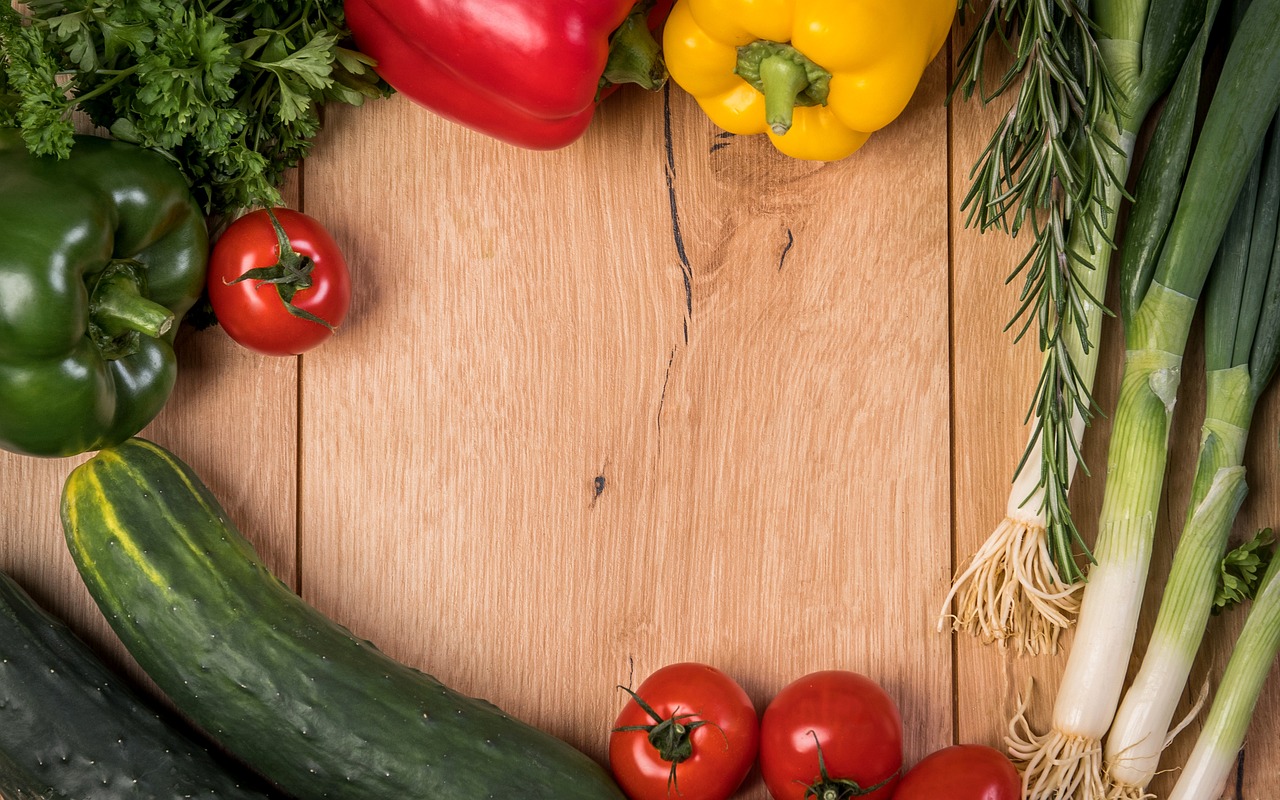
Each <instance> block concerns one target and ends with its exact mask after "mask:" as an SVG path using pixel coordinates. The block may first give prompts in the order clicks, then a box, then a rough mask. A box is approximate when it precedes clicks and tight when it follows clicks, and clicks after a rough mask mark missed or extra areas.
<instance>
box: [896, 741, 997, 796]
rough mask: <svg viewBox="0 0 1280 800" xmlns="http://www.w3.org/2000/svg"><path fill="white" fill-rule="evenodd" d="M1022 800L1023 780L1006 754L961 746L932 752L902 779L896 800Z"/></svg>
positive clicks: (984, 747)
mask: <svg viewBox="0 0 1280 800" xmlns="http://www.w3.org/2000/svg"><path fill="white" fill-rule="evenodd" d="M942 797H945V798H947V800H1019V798H1021V797H1022V778H1021V777H1020V776H1019V775H1018V770H1017V769H1016V768H1015V767H1014V766H1013V763H1012V762H1010V761H1009V759H1008V758H1006V757H1005V755H1004V753H1001V752H1000V751H999V750H994V749H992V748H990V747H986V746H984V745H980V744H957V745H953V746H952V747H944V748H942V749H941V750H938V751H936V752H934V753H930V754H929V755H927V756H925V757H924V758H923V759H921V760H920V763H918V764H916V765H915V766H914V767H912V768H911V770H910V771H908V772H907V774H906V775H904V776H903V778H902V783H900V784H898V791H897V793H896V794H895V795H894V796H893V800H937V799H938V798H942Z"/></svg>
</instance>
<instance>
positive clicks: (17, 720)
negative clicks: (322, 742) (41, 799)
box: [0, 574, 268, 800]
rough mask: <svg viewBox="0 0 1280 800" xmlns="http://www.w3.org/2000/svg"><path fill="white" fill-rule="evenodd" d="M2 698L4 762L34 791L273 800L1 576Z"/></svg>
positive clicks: (0, 755)
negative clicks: (162, 714)
mask: <svg viewBox="0 0 1280 800" xmlns="http://www.w3.org/2000/svg"><path fill="white" fill-rule="evenodd" d="M0 698H3V699H4V702H3V703H0V761H2V760H5V759H7V760H8V761H9V762H11V763H12V764H13V765H16V767H17V768H18V769H21V770H23V771H25V772H26V773H27V774H28V775H29V776H30V778H29V780H30V781H31V783H30V784H29V786H34V787H36V789H37V790H38V791H45V790H52V791H56V792H57V793H58V794H59V795H66V796H67V797H72V798H93V800H127V799H130V798H139V797H145V798H149V800H180V798H188V797H210V798H213V797H217V798H227V799H228V800H248V799H249V798H260V799H261V798H265V797H267V796H268V795H267V794H265V793H264V792H263V791H262V787H261V786H260V784H261V783H262V781H261V780H259V779H257V778H255V777H252V776H250V774H249V773H248V772H247V771H246V770H243V769H239V770H236V769H234V768H232V767H231V766H230V765H229V764H227V763H225V759H220V758H215V756H213V755H212V754H211V753H210V752H209V751H208V750H207V749H206V748H205V747H204V746H203V745H201V744H199V743H197V741H196V740H195V739H194V738H193V737H192V736H191V735H189V734H188V732H187V731H185V730H184V729H183V728H180V727H178V723H176V722H173V721H168V720H165V719H163V718H161V717H160V716H159V714H157V712H156V711H155V710H154V709H153V708H152V707H151V706H150V705H148V704H147V703H145V702H144V701H143V700H142V699H141V698H140V697H139V695H138V694H137V693H136V692H135V691H134V690H133V689H132V688H131V687H130V686H129V685H128V684H127V683H126V682H125V681H124V680H123V679H121V678H120V677H119V676H117V675H116V674H115V673H114V672H112V671H111V670H110V669H108V668H107V667H106V666H105V665H104V664H103V663H102V662H101V661H100V660H98V658H97V656H95V655H94V654H93V653H92V652H91V651H90V650H89V648H88V647H87V646H85V644H84V643H83V642H81V641H80V640H79V639H78V638H77V637H76V636H75V634H74V633H72V632H71V631H70V630H69V629H68V628H67V626H66V625H64V624H62V623H61V622H59V621H58V620H56V619H54V618H53V617H52V616H50V615H49V613H48V612H46V611H45V610H44V609H42V608H40V607H39V606H38V605H36V603H35V601H34V600H32V599H31V597H30V596H28V595H27V593H26V592H25V591H23V589H22V588H21V587H20V586H18V584H17V583H16V582H15V581H14V580H13V579H12V578H10V577H9V576H8V575H4V574H0ZM5 771H6V770H5V769H4V767H3V766H0V773H3V772H5ZM5 796H7V795H5V794H4V790H3V788H0V797H5ZM32 796H36V795H32ZM40 796H43V794H41V795H40Z"/></svg>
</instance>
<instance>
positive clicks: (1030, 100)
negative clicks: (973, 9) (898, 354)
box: [948, 0, 1124, 583]
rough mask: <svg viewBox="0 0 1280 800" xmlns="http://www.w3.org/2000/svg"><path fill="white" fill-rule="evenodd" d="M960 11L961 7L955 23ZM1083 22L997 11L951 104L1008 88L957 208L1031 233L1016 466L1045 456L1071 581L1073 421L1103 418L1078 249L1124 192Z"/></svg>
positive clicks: (1052, 6)
mask: <svg viewBox="0 0 1280 800" xmlns="http://www.w3.org/2000/svg"><path fill="white" fill-rule="evenodd" d="M966 4H967V3H966V0H960V3H959V8H960V10H961V11H962V12H963V11H964V9H965V5H966ZM1087 12H1088V9H1087V4H1086V0H991V2H990V3H989V4H988V5H987V7H986V8H985V9H984V11H983V13H982V15H981V17H980V19H978V21H977V22H976V24H975V27H974V30H973V33H972V35H971V36H970V37H969V39H968V40H967V42H966V43H965V45H964V46H963V48H962V49H961V51H960V55H959V57H958V58H957V62H956V63H957V68H956V80H955V83H954V85H953V87H952V90H951V96H950V97H949V98H948V100H949V101H950V100H951V99H952V98H954V96H955V94H956V93H957V92H958V93H960V94H961V95H962V96H963V97H964V98H965V99H969V98H971V97H972V96H973V95H974V94H975V93H977V94H979V95H980V96H981V98H982V101H983V102H984V103H988V102H991V101H992V100H995V99H996V98H998V97H1000V96H1002V95H1004V94H1005V93H1006V92H1009V91H1011V90H1014V89H1015V88H1016V94H1015V96H1014V98H1013V102H1012V103H1011V105H1010V107H1009V111H1008V113H1007V114H1006V115H1005V116H1004V118H1003V119H1002V120H1001V122H1000V123H999V124H998V125H997V127H996V130H995V131H994V132H993V134H992V136H991V140H990V142H989V143H988V144H987V146H986V148H985V149H984V150H983V152H982V154H981V155H980V156H979V158H978V160H977V162H976V164H975V165H974V167H973V169H972V171H971V172H970V175H969V179H970V187H969V189H968V191H967V193H966V194H965V196H964V199H963V201H962V202H961V206H960V208H961V211H962V212H966V220H965V222H966V225H967V226H971V227H972V226H977V227H978V228H979V229H980V230H982V231H984V232H985V231H987V230H989V229H991V228H998V229H1000V230H1002V231H1004V232H1005V233H1007V234H1008V235H1010V236H1013V237H1016V236H1017V235H1018V234H1019V233H1020V232H1022V231H1023V230H1024V229H1026V230H1029V231H1030V232H1031V235H1032V242H1031V245H1030V247H1029V248H1028V250H1027V253H1026V255H1025V257H1024V258H1023V259H1022V260H1021V261H1020V262H1019V263H1018V264H1017V265H1016V267H1015V268H1014V269H1013V271H1012V272H1011V273H1010V275H1009V277H1008V279H1007V282H1013V281H1014V280H1016V279H1018V278H1019V277H1021V280H1022V290H1021V293H1020V295H1019V298H1018V303H1019V305H1018V308H1017V310H1016V312H1015V314H1014V316H1013V318H1012V319H1011V320H1010V321H1009V323H1008V325H1007V326H1006V330H1011V329H1014V330H1016V333H1015V336H1014V338H1015V342H1016V341H1021V340H1022V339H1023V337H1024V336H1025V335H1026V334H1027V333H1028V332H1029V331H1030V330H1031V329H1032V327H1033V326H1034V327H1035V329H1036V332H1037V337H1038V344H1039V347H1040V350H1041V351H1042V352H1043V353H1044V363H1043V368H1042V372H1041V375H1040V379H1039V382H1038V384H1037V386H1036V389H1035V392H1034V396H1033V398H1032V402H1031V404H1030V407H1029V408H1028V411H1027V421H1028V422H1030V421H1031V420H1032V419H1033V418H1034V420H1035V422H1034V428H1033V435H1032V437H1031V439H1030V442H1029V444H1028V446H1027V449H1026V451H1024V453H1023V456H1022V463H1019V465H1018V469H1019V470H1021V469H1022V468H1023V466H1024V465H1025V462H1026V460H1027V459H1028V458H1030V457H1032V454H1033V453H1036V452H1038V453H1039V456H1040V458H1041V460H1042V464H1041V469H1040V483H1039V485H1038V486H1037V487H1036V488H1037V489H1039V490H1041V491H1043V495H1044V503H1045V519H1046V533H1047V535H1048V538H1049V546H1050V550H1051V553H1052V555H1053V560H1054V563H1055V566H1056V567H1057V569H1058V572H1059V575H1060V576H1061V578H1062V579H1063V580H1064V581H1066V582H1067V583H1074V582H1076V581H1078V580H1080V579H1082V578H1083V574H1082V572H1081V570H1080V568H1079V566H1078V565H1077V564H1076V561H1075V558H1074V556H1073V553H1072V549H1073V547H1074V546H1079V547H1080V548H1081V549H1082V551H1083V552H1084V554H1085V556H1086V557H1087V558H1089V559H1090V560H1092V554H1090V553H1089V551H1088V548H1087V546H1086V545H1085V543H1084V541H1083V540H1082V538H1081V536H1080V533H1079V531H1078V529H1077V528H1076V525H1075V522H1074V520H1073V519H1072V516H1071V511H1070V507H1069V505H1068V502H1067V497H1068V490H1069V488H1070V483H1071V473H1072V471H1073V469H1074V466H1073V462H1076V463H1079V464H1080V468H1081V469H1082V470H1084V471H1085V473H1086V474H1087V473H1088V470H1087V468H1086V467H1085V466H1084V464H1083V461H1082V460H1081V452H1080V448H1081V443H1080V434H1079V433H1078V432H1077V429H1076V427H1074V426H1073V424H1072V420H1073V418H1075V419H1076V420H1078V421H1082V422H1083V423H1084V424H1085V425H1087V424H1088V423H1089V421H1090V420H1092V418H1093V415H1094V412H1095V410H1096V409H1097V406H1096V404H1095V403H1094V400H1093V397H1092V391H1091V387H1090V381H1089V380H1085V379H1082V377H1081V374H1080V372H1079V370H1078V364H1077V358H1080V357H1082V356H1084V355H1087V354H1088V353H1089V352H1090V350H1092V349H1093V347H1094V346H1095V344H1096V340H1095V331H1093V330H1090V326H1089V323H1088V320H1087V317H1086V309H1087V308H1088V307H1089V306H1093V307H1095V308H1102V298H1101V297H1099V296H1096V295H1098V294H1101V292H1095V291H1091V290H1090V288H1089V287H1088V286H1087V280H1086V273H1087V272H1088V271H1092V270H1093V269H1095V267H1094V265H1093V264H1092V263H1091V261H1090V259H1089V258H1088V257H1087V256H1088V253H1084V252H1081V248H1085V249H1087V250H1088V251H1089V253H1094V252H1096V251H1097V248H1099V247H1101V246H1106V247H1113V246H1114V242H1112V241H1111V238H1110V234H1109V233H1108V229H1109V228H1110V227H1111V225H1112V223H1113V221H1114V220H1113V219H1112V214H1113V212H1112V210H1111V204H1110V203H1109V202H1108V201H1107V195H1108V193H1109V192H1110V193H1114V192H1115V191H1117V190H1119V191H1120V192H1121V193H1123V183H1124V181H1123V179H1121V178H1120V177H1119V176H1117V175H1116V173H1115V170H1114V168H1113V167H1112V166H1111V164H1112V162H1113V156H1114V154H1115V153H1118V152H1120V146H1119V144H1118V143H1117V142H1116V139H1115V133H1114V132H1115V131H1117V130H1118V129H1119V122H1120V120H1119V111H1118V104H1117V101H1116V95H1117V89H1116V83H1115V80H1114V78H1113V76H1112V75H1111V73H1110V71H1109V69H1108V67H1107V64H1106V61H1105V60H1104V59H1103V57H1102V54H1101V52H1100V49H1099V45H1098V41H1097V39H1096V37H1095V32H1096V29H1095V27H1094V25H1093V23H1092V22H1091V21H1090V18H1089V16H1088V13H1087ZM993 40H996V41H999V42H1000V43H1001V44H1003V45H1004V46H1005V48H1006V49H1007V50H1008V51H1009V52H1010V53H1012V55H1013V60H1012V63H1011V64H1010V65H1009V67H1008V68H1007V69H1006V70H1005V71H1004V73H1003V74H1002V76H1001V78H1000V80H999V82H998V83H997V84H996V85H995V86H994V87H991V88H990V89H989V87H988V86H987V85H986V79H985V72H986V69H985V68H986V61H987V52H988V46H989V45H990V44H991V43H992V42H993ZM1077 352H1078V353H1079V354H1080V356H1077V355H1076V353H1077ZM1080 429H1081V430H1082V429H1083V428H1082V427H1081V428H1080Z"/></svg>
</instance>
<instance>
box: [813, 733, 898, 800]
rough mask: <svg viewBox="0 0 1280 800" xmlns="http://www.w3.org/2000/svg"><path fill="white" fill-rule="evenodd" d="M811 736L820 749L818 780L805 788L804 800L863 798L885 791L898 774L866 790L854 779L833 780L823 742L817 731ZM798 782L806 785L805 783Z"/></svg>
mask: <svg viewBox="0 0 1280 800" xmlns="http://www.w3.org/2000/svg"><path fill="white" fill-rule="evenodd" d="M809 735H810V736H812V737H813V743H814V744H815V745H816V746H817V748H818V779H817V780H816V781H814V782H813V783H811V784H809V785H807V786H805V790H804V800H809V798H813V800H850V798H853V797H862V796H864V795H868V794H871V793H872V792H876V791H879V790H880V789H883V788H884V787H885V786H886V785H888V783H889V781H891V780H893V778H894V775H896V774H897V773H896V772H895V773H894V774H892V775H890V776H889V777H887V778H885V779H884V780H882V781H880V782H879V783H877V784H874V785H872V786H867V787H865V788H864V787H863V786H862V785H861V784H859V783H858V782H857V781H855V780H853V779H852V778H833V777H831V775H830V774H829V773H828V772H827V762H826V760H825V759H824V758H823V757H822V742H820V741H818V734H817V733H816V732H815V731H809ZM796 782H797V783H804V781H796Z"/></svg>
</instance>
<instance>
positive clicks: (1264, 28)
mask: <svg viewBox="0 0 1280 800" xmlns="http://www.w3.org/2000/svg"><path fill="white" fill-rule="evenodd" d="M1205 24H1206V25H1207V24H1208V23H1205ZM1277 29H1280V0H1254V2H1253V3H1252V4H1251V5H1250V6H1249V8H1248V10H1247V11H1246V12H1245V15H1244V18H1243V20H1242V22H1241V24H1240V26H1239V31H1238V33H1237V34H1236V36H1235V37H1234V40H1233V41H1232V43H1231V45H1230V48H1229V50H1228V53H1227V56H1226V59H1225V62H1224V63H1223V67H1222V73H1221V77H1220V78H1219V81H1218V83H1217V85H1216V88H1215V89H1214V95H1213V98H1212V101H1211V102H1210V104H1209V109H1208V111H1207V114H1206V116H1205V120H1204V125H1203V128H1202V129H1201V131H1200V136H1199V140H1198V142H1197V143H1196V145H1195V148H1194V151H1193V153H1192V155H1191V158H1190V162H1189V166H1188V168H1187V170H1186V175H1185V179H1184V180H1183V188H1182V192H1181V195H1180V196H1179V198H1178V202H1177V206H1176V209H1175V211H1174V212H1173V216H1172V219H1171V220H1170V222H1169V225H1168V228H1167V232H1166V233H1165V235H1164V240H1163V245H1162V246H1161V247H1160V248H1159V257H1158V259H1157V260H1156V261H1155V264H1154V267H1153V268H1152V269H1151V270H1150V271H1149V272H1148V271H1146V270H1126V271H1125V273H1124V275H1123V276H1122V277H1123V278H1125V279H1126V280H1127V281H1129V283H1128V284H1127V285H1126V286H1123V287H1122V292H1124V293H1127V294H1129V295H1131V296H1132V297H1133V298H1135V299H1138V298H1140V301H1139V302H1137V303H1136V306H1135V308H1134V312H1133V313H1132V315H1130V316H1127V317H1126V318H1125V319H1124V334H1125V347H1126V352H1125V359H1124V366H1123V374H1122V378H1121V385H1120V395H1119V398H1118V400H1117V405H1116V409H1115V411H1114V416H1113V419H1114V423H1113V428H1112V433H1111V441H1110V444H1109V450H1108V454H1107V477H1106V485H1105V488H1104V495H1103V503H1102V511H1101V514H1100V518H1099V521H1098V535H1097V539H1096V541H1095V544H1094V550H1093V553H1094V557H1095V559H1096V560H1095V563H1094V565H1093V566H1092V567H1091V568H1090V570H1089V580H1088V583H1087V584H1086V585H1085V588H1084V591H1083V596H1082V599H1081V605H1080V613H1079V619H1078V623H1077V629H1076V635H1075V638H1074V641H1073V643H1072V646H1071V652H1070V654H1069V656H1068V659H1067V664H1066V668H1065V671H1064V674H1063V677H1062V682H1061V684H1060V686H1059V691H1058V696H1057V699H1056V701H1055V704H1054V708H1053V720H1052V727H1051V729H1050V730H1049V731H1047V732H1044V733H1038V732H1035V731H1033V730H1032V729H1031V726H1030V725H1029V724H1028V723H1027V721H1026V719H1025V717H1024V716H1023V715H1022V714H1021V713H1019V714H1018V715H1017V716H1016V717H1015V719H1014V720H1013V723H1012V724H1011V725H1010V732H1009V734H1008V736H1007V740H1006V743H1007V745H1008V748H1009V753H1010V755H1011V756H1012V757H1013V759H1014V761H1015V762H1016V763H1018V764H1019V766H1020V769H1021V772H1022V777H1023V796H1024V800H1050V798H1052V799H1053V800H1069V799H1070V798H1083V799H1084V800H1099V799H1100V798H1103V797H1105V795H1106V785H1105V780H1104V776H1103V756H1102V751H1103V748H1102V741H1103V737H1104V736H1105V735H1106V733H1107V730H1108V728H1109V727H1110V726H1111V723H1112V720H1113V718H1114V716H1115V713H1116V709H1117V705H1118V703H1119V701H1120V695H1121V691H1122V689H1123V685H1124V679H1125V676H1126V673H1127V671H1128V666H1129V658H1130V654H1131V653H1132V651H1133V644H1134V639H1135V637H1136V632H1137V624H1138V615H1139V611H1140V608H1141V605H1142V597H1143V592H1144V589H1145V586H1146V582H1147V572H1148V568H1149V566H1150V559H1151V551H1152V547H1153V543H1154V537H1155V527H1156V518H1157V516H1158V514H1159V507H1160V498H1161V495H1162V491H1163V483H1164V474H1165V468H1166V466H1167V462H1168V436H1169V428H1170V423H1171V419H1172V414H1173V407H1174V401H1175V399H1176V396H1177V391H1178V385H1179V381H1180V378H1181V369H1182V359H1183V354H1184V353H1185V350H1186V345H1187V339H1188V337H1189V334H1190V330H1191V325H1192V319H1193V317H1194V315H1195V312H1196V307H1197V305H1198V304H1199V298H1200V295H1201V292H1202V291H1203V290H1204V286H1205V283H1206V280H1207V278H1208V274H1209V271H1210V268H1211V266H1212V265H1213V263H1214V260H1215V255H1216V253H1217V251H1218V246H1219V243H1220V242H1221V241H1222V239H1223V235H1224V233H1225V231H1226V229H1227V226H1228V222H1229V218H1230V216H1231V214H1232V210H1233V208H1234V206H1235V200H1236V198H1237V197H1239V196H1240V193H1241V190H1242V189H1243V187H1244V185H1245V182H1246V179H1247V177H1248V174H1249V172H1250V171H1251V168H1252V163H1253V160H1254V158H1255V157H1256V155H1257V153H1258V152H1259V151H1260V150H1261V148H1262V145H1263V140H1264V138H1265V136H1266V133H1267V130H1268V127H1269V126H1270V122H1271V118H1272V116H1273V115H1274V114H1275V113H1276V109H1277V107H1280V37H1276V36H1275V35H1274V34H1275V31H1276V30H1277ZM1202 30H1203V29H1202ZM1193 56H1194V54H1193ZM1176 88H1177V87H1175V90H1176ZM1171 102H1172V101H1171ZM1194 107H1195V106H1194V104H1190V105H1189V106H1187V108H1190V109H1194ZM1166 123H1168V124H1169V125H1179V124H1183V121H1181V120H1178V119H1176V118H1174V117H1172V116H1171V115H1170V114H1169V113H1168V111H1167V110H1166V112H1165V114H1162V117H1161V124H1160V127H1166ZM1148 159H1150V156H1148ZM1164 167H1165V169H1168V170H1170V171H1172V172H1173V173H1174V174H1180V173H1181V165H1179V164H1177V163H1170V162H1166V163H1165V164H1164ZM1219 513H1225V512H1219Z"/></svg>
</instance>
